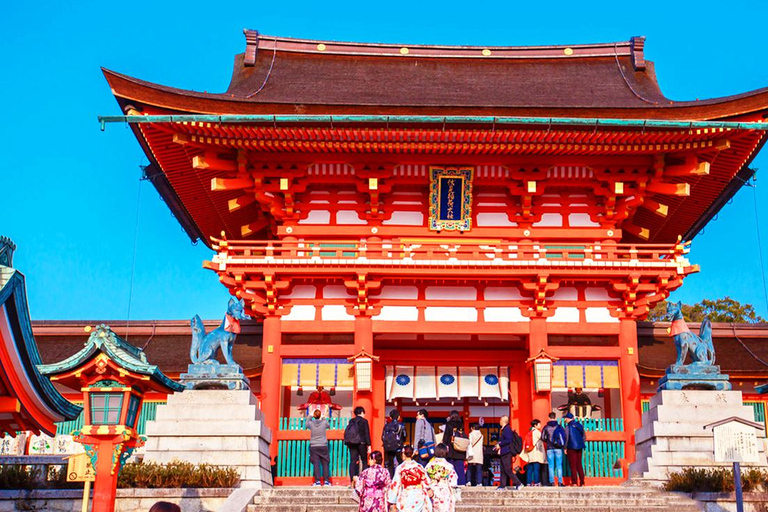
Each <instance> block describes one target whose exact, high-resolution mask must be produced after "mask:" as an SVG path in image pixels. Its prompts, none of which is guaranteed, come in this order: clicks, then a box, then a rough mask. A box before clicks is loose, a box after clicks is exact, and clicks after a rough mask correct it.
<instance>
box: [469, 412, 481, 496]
mask: <svg viewBox="0 0 768 512" xmlns="http://www.w3.org/2000/svg"><path fill="white" fill-rule="evenodd" d="M469 428H470V432H469V449H467V463H468V465H469V474H468V475H467V485H468V486H471V485H474V486H480V487H482V485H483V433H482V432H480V425H478V424H477V423H473V424H472V425H470V426H469Z"/></svg>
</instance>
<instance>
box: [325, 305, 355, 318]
mask: <svg viewBox="0 0 768 512" xmlns="http://www.w3.org/2000/svg"><path fill="white" fill-rule="evenodd" d="M320 315H321V318H322V319H323V320H354V319H355V317H354V316H352V315H350V314H349V313H347V308H346V307H345V306H323V309H322V311H321V313H320Z"/></svg>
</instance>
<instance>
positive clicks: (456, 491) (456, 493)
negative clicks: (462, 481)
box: [453, 487, 461, 503]
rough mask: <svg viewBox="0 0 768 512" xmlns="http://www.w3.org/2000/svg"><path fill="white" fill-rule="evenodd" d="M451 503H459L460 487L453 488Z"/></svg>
mask: <svg viewBox="0 0 768 512" xmlns="http://www.w3.org/2000/svg"><path fill="white" fill-rule="evenodd" d="M453 501H454V503H459V502H460V501H461V487H453Z"/></svg>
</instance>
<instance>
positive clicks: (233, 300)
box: [227, 298, 235, 308]
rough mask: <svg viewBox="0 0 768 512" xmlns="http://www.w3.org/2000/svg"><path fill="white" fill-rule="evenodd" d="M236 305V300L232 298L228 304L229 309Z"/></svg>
mask: <svg viewBox="0 0 768 512" xmlns="http://www.w3.org/2000/svg"><path fill="white" fill-rule="evenodd" d="M234 305H235V299H232V298H230V299H229V302H228V303H227V308H231V307H232V306H234Z"/></svg>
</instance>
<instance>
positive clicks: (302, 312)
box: [282, 305, 315, 321]
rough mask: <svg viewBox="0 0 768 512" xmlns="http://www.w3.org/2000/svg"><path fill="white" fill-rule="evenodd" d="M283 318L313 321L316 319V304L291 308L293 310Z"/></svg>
mask: <svg viewBox="0 0 768 512" xmlns="http://www.w3.org/2000/svg"><path fill="white" fill-rule="evenodd" d="M282 319H283V320H301V321H312V320H314V319H315V306H307V305H298V306H293V307H292V308H291V312H290V313H288V314H287V315H285V316H284V317H283V318H282Z"/></svg>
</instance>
